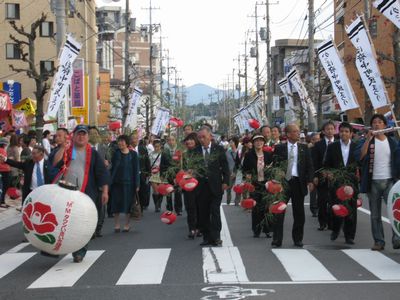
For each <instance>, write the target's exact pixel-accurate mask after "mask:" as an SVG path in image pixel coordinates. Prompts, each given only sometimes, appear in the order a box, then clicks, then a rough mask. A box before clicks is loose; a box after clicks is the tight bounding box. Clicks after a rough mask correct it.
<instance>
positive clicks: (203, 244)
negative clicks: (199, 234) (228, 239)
mask: <svg viewBox="0 0 400 300" xmlns="http://www.w3.org/2000/svg"><path fill="white" fill-rule="evenodd" d="M211 244H212V243H211V242H210V241H203V242H202V243H200V246H210V245H211Z"/></svg>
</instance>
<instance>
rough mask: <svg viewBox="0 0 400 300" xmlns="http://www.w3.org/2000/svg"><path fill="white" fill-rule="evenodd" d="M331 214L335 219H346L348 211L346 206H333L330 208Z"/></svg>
mask: <svg viewBox="0 0 400 300" xmlns="http://www.w3.org/2000/svg"><path fill="white" fill-rule="evenodd" d="M332 211H333V214H334V215H335V216H337V217H347V216H348V215H349V210H348V209H347V207H346V206H344V205H342V204H335V205H333V206H332Z"/></svg>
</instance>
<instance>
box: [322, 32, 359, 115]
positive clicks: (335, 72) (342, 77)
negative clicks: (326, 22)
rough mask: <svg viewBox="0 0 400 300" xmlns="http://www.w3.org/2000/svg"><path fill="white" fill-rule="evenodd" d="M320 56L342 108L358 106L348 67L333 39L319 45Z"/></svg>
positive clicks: (345, 109)
mask: <svg viewBox="0 0 400 300" xmlns="http://www.w3.org/2000/svg"><path fill="white" fill-rule="evenodd" d="M318 57H319V60H320V61H321V64H322V66H323V67H324V69H325V71H326V73H327V74H328V77H329V79H330V81H331V84H332V87H333V91H334V92H335V95H336V98H337V100H338V102H339V105H340V109H341V110H342V111H347V110H349V109H353V108H358V107H359V106H358V103H357V99H356V96H355V94H354V91H353V88H352V87H351V84H350V81H349V78H348V77H347V74H346V69H345V67H344V65H343V62H342V60H341V59H340V57H339V52H338V50H337V48H336V46H335V44H334V43H333V41H332V39H329V40H328V41H325V42H323V43H322V44H320V45H319V46H318Z"/></svg>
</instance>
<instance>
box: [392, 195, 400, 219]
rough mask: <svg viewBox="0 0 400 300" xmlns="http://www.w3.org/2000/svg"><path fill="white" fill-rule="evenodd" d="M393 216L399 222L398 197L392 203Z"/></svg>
mask: <svg viewBox="0 0 400 300" xmlns="http://www.w3.org/2000/svg"><path fill="white" fill-rule="evenodd" d="M393 218H394V219H395V220H396V221H397V222H400V198H397V199H396V200H395V201H394V203H393Z"/></svg>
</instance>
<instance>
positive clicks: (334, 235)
mask: <svg viewBox="0 0 400 300" xmlns="http://www.w3.org/2000/svg"><path fill="white" fill-rule="evenodd" d="M338 236H339V232H334V231H332V233H331V241H335V240H336V239H337V238H338Z"/></svg>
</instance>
